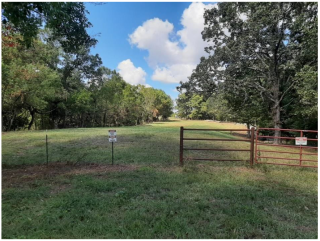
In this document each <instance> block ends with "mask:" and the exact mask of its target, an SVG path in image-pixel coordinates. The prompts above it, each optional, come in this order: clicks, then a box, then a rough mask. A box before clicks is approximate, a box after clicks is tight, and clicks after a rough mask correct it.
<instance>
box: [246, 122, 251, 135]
mask: <svg viewBox="0 0 320 241" xmlns="http://www.w3.org/2000/svg"><path fill="white" fill-rule="evenodd" d="M246 124H247V129H248V131H247V136H248V137H249V138H250V137H251V130H250V123H246Z"/></svg>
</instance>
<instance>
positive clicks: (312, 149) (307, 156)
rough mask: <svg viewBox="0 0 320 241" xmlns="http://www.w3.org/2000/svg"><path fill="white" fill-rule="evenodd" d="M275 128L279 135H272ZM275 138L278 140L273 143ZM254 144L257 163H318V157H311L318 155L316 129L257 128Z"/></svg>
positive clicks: (300, 164) (295, 164)
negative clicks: (276, 142)
mask: <svg viewBox="0 0 320 241" xmlns="http://www.w3.org/2000/svg"><path fill="white" fill-rule="evenodd" d="M276 130H277V131H280V132H281V136H279V137H275V136H272V134H273V133H274V131H276ZM259 134H261V135H259ZM308 136H309V137H308ZM275 139H278V140H279V141H278V144H273V142H274V140H275ZM270 142H271V143H270ZM299 144H300V145H299ZM255 146H256V148H255V163H257V164H272V165H284V166H300V167H314V168H316V167H318V166H315V165H312V164H315V163H318V158H313V159H312V157H314V156H318V131H312V130H295V129H276V128H258V129H257V132H256V145H255ZM279 154H280V155H279ZM288 154H290V155H288ZM292 156H293V157H294V158H292ZM270 161H271V162H270Z"/></svg>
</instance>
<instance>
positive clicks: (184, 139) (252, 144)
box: [180, 126, 254, 166]
mask: <svg viewBox="0 0 320 241" xmlns="http://www.w3.org/2000/svg"><path fill="white" fill-rule="evenodd" d="M184 131H246V132H248V131H250V133H251V139H250V140H243V139H217V138H209V139H207V138H184ZM190 140H201V141H242V142H250V149H225V148H184V147H183V141H190ZM184 150H197V151H247V152H250V165H251V166H252V165H253V159H254V128H253V127H252V128H251V129H193V128H192V129H190V128H184V127H183V126H181V127H180V165H183V160H184V158H183V151H184ZM188 160H196V161H201V160H202V161H243V160H225V159H222V160H220V159H207V158H188Z"/></svg>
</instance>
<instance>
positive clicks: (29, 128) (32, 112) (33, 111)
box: [28, 108, 36, 131]
mask: <svg viewBox="0 0 320 241" xmlns="http://www.w3.org/2000/svg"><path fill="white" fill-rule="evenodd" d="M29 111H30V115H31V121H30V123H29V125H28V130H29V131H30V130H31V127H32V125H33V122H34V116H35V114H36V111H35V110H34V109H32V108H29Z"/></svg>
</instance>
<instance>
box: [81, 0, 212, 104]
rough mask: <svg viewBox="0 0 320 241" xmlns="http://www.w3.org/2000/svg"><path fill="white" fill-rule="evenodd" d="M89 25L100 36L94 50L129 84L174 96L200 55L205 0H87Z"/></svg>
mask: <svg viewBox="0 0 320 241" xmlns="http://www.w3.org/2000/svg"><path fill="white" fill-rule="evenodd" d="M86 7H87V10H88V11H89V12H90V14H89V15H88V19H89V21H90V22H91V23H92V24H93V27H92V28H90V29H89V30H88V32H89V34H90V35H91V36H95V37H96V38H97V39H98V41H99V42H98V44H97V45H96V47H95V48H93V49H92V53H93V54H96V53H98V54H99V55H100V57H101V58H102V61H103V64H104V66H106V67H108V68H110V69H115V70H117V71H118V72H119V73H120V74H121V75H122V77H123V78H124V80H125V81H126V82H128V83H130V84H144V85H146V86H152V87H153V88H157V89H162V90H164V91H165V92H166V93H167V94H168V95H170V96H171V97H172V98H173V99H175V98H177V96H178V92H177V91H176V90H175V87H176V86H178V85H179V81H186V80H187V77H188V76H190V74H191V72H192V69H194V68H195V66H196V64H197V63H198V62H199V59H200V57H201V56H204V55H205V52H204V50H203V49H204V47H205V43H204V42H203V41H202V39H201V31H202V30H203V18H202V16H203V12H204V8H205V7H206V8H211V7H213V4H207V5H204V4H203V3H182V2H178V3H170V2H165V3H156V2H141V3H132V2H130V3H122V2H121V3H120V2H118V3H105V4H102V5H95V4H93V3H86Z"/></svg>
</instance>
